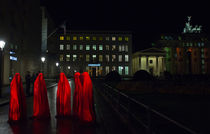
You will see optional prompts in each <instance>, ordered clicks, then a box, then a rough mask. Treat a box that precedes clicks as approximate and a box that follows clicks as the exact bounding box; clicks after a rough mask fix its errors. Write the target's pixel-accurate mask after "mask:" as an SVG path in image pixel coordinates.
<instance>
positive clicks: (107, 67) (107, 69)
mask: <svg viewBox="0 0 210 134" xmlns="http://www.w3.org/2000/svg"><path fill="white" fill-rule="evenodd" d="M105 70H106V74H108V73H109V66H106V67H105Z"/></svg>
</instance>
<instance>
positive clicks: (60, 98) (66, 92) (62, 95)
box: [56, 73, 71, 116]
mask: <svg viewBox="0 0 210 134" xmlns="http://www.w3.org/2000/svg"><path fill="white" fill-rule="evenodd" d="M56 109H57V116H70V115H71V88H70V85H69V81H68V79H67V78H66V76H65V74H64V73H60V80H59V82H58V90H57V103H56Z"/></svg>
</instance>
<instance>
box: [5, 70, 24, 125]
mask: <svg viewBox="0 0 210 134" xmlns="http://www.w3.org/2000/svg"><path fill="white" fill-rule="evenodd" d="M22 119H26V99H25V95H24V92H23V84H22V80H21V77H20V74H19V73H16V74H15V76H14V78H13V80H12V82H11V84H10V103H9V121H19V120H22Z"/></svg>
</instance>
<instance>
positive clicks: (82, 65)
mask: <svg viewBox="0 0 210 134" xmlns="http://www.w3.org/2000/svg"><path fill="white" fill-rule="evenodd" d="M131 54H132V34H131V32H113V31H70V32H69V31H67V33H66V34H63V33H57V34H56V35H54V36H53V37H52V38H51V39H50V40H49V43H48V53H47V55H48V56H47V57H48V69H47V70H48V73H47V74H48V76H49V77H53V74H56V72H60V71H62V72H65V73H66V74H67V76H73V74H74V72H78V71H79V72H82V71H87V72H88V73H89V74H90V76H92V77H100V76H105V75H106V74H107V73H109V72H110V71H113V70H116V71H118V72H119V74H120V75H122V76H130V75H131ZM56 62H57V63H59V66H58V67H57V66H55V63H56ZM51 65H53V66H51Z"/></svg>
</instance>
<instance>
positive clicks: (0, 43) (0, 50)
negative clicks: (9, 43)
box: [0, 40, 6, 97]
mask: <svg viewBox="0 0 210 134" xmlns="http://www.w3.org/2000/svg"><path fill="white" fill-rule="evenodd" d="M5 44H6V43H5V42H4V41H3V40H0V97H2V81H3V78H2V73H3V71H2V70H3V64H2V63H3V49H4V46H5Z"/></svg>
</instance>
